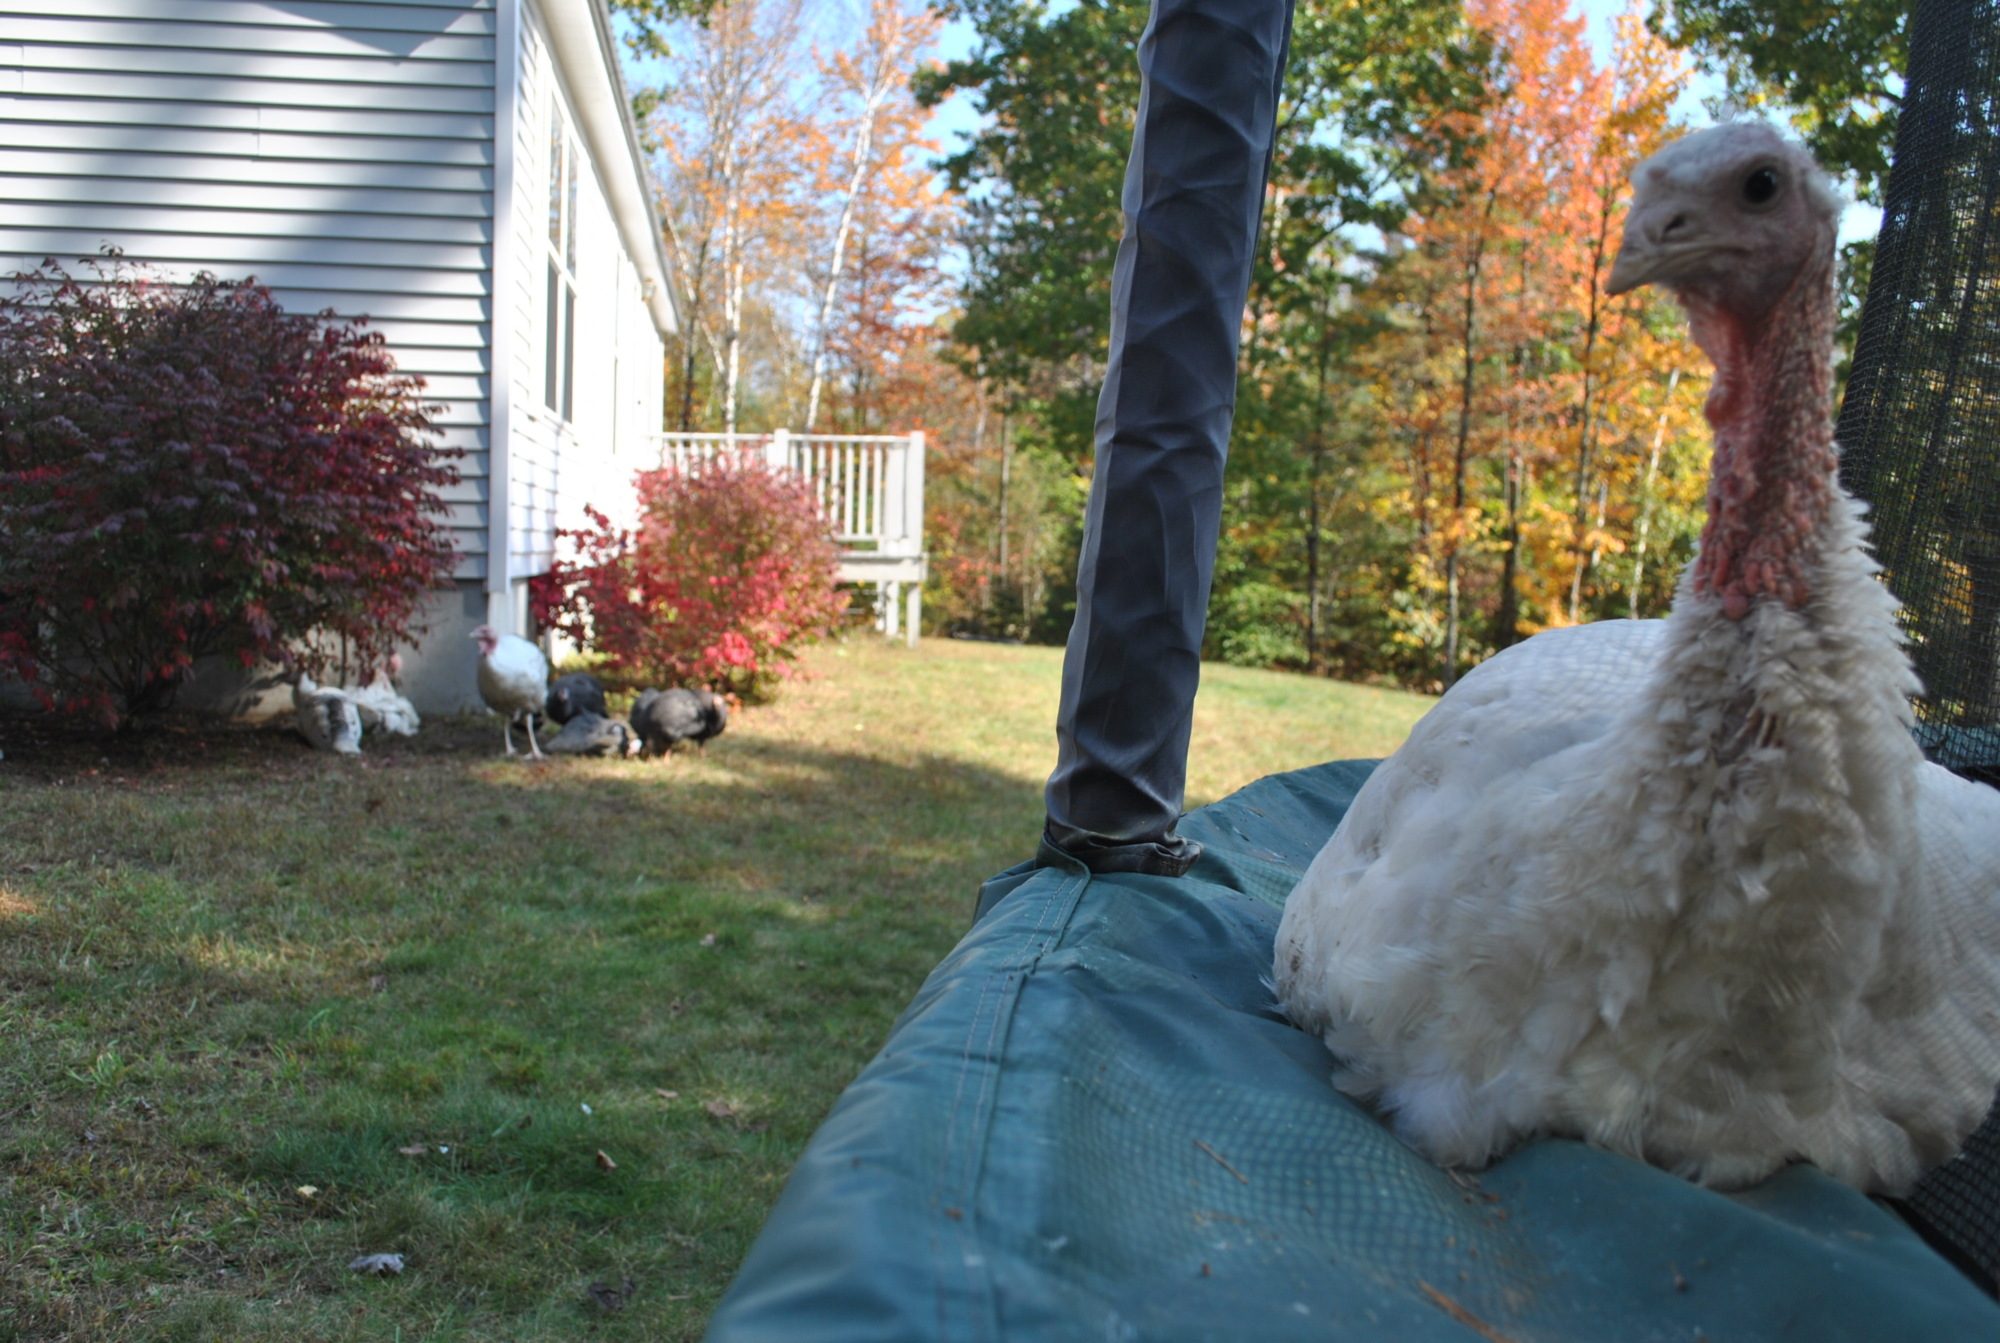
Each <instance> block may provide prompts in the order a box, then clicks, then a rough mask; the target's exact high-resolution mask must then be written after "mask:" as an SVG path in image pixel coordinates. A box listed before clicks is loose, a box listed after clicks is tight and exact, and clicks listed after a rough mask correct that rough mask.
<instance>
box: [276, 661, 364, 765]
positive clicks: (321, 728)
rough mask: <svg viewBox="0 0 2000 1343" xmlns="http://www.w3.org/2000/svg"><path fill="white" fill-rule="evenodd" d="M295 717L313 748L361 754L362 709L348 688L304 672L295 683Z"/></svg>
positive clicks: (341, 753) (293, 718)
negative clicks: (322, 681) (321, 682)
mask: <svg viewBox="0 0 2000 1343" xmlns="http://www.w3.org/2000/svg"><path fill="white" fill-rule="evenodd" d="M292 720H293V721H294V722H295V723H297V724H298V729H299V732H300V734H301V735H302V736H304V737H305V739H306V740H307V741H309V742H311V743H312V746H313V749H314V750H318V751H332V752H334V753H335V754H336V755H360V754H361V712H360V710H358V709H356V708H355V707H354V701H353V700H352V699H350V698H349V697H348V695H347V693H346V692H345V691H342V690H335V689H333V688H332V687H330V686H322V685H319V684H318V683H316V682H315V681H314V680H313V679H312V677H310V676H307V675H305V674H304V673H301V674H300V676H299V679H298V680H297V681H295V682H294V683H293V684H292Z"/></svg>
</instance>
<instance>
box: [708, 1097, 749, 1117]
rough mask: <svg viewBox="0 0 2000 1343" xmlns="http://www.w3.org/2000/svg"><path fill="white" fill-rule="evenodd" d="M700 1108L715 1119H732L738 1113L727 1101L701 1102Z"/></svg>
mask: <svg viewBox="0 0 2000 1343" xmlns="http://www.w3.org/2000/svg"><path fill="white" fill-rule="evenodd" d="M701 1108H702V1109H704V1110H706V1111H708V1112H709V1113H710V1114H711V1115H713V1116H715V1117H716V1118H717V1119H734V1118H736V1116H737V1115H738V1114H739V1113H740V1111H738V1110H737V1108H736V1107H735V1106H733V1105H731V1104H730V1103H729V1102H728V1101H703V1102H702V1106H701Z"/></svg>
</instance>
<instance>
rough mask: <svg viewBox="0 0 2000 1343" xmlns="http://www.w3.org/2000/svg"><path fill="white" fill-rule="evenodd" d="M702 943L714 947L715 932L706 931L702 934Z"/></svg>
mask: <svg viewBox="0 0 2000 1343" xmlns="http://www.w3.org/2000/svg"><path fill="white" fill-rule="evenodd" d="M701 944H702V945H703V946H704V947H712V946H714V945H715V934H714V933H704V934H702V939H701Z"/></svg>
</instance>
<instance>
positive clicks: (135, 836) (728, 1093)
mask: <svg viewBox="0 0 2000 1343" xmlns="http://www.w3.org/2000/svg"><path fill="white" fill-rule="evenodd" d="M809 668H810V671H811V676H810V678H809V679H807V680H805V681H803V682H800V683H795V684H794V685H792V686H790V687H788V688H787V690H786V691H785V693H784V695H783V697H782V698H781V699H780V700H779V701H778V702H777V703H776V704H774V705H772V706H770V707H766V708H761V709H753V710H750V711H749V712H747V713H745V714H743V715H741V716H739V718H738V720H737V721H736V722H733V723H732V724H731V727H730V730H729V732H728V733H727V734H725V735H724V736H723V737H721V738H720V739H718V740H717V741H716V742H715V743H713V745H712V747H711V749H710V750H709V751H708V752H707V754H706V755H705V756H696V755H693V754H684V755H682V756H678V757H676V758H674V759H672V760H669V761H666V762H658V763H640V762H630V761H572V762H560V763H554V764H550V765H547V766H541V767H529V766H525V765H522V764H519V763H515V762H510V761H504V760H502V759H500V758H498V747H499V742H498V737H499V732H498V728H497V724H494V723H492V722H491V721H484V722H481V721H464V722H456V723H453V722H446V723H434V724H428V725H426V728H425V731H424V733H423V734H422V735H421V736H419V737H417V738H415V739H413V740H411V741H407V742H405V741H375V740H371V741H370V742H368V743H367V747H368V754H367V755H366V756H364V757H363V758H362V759H360V760H358V761H342V760H337V759H334V758H331V757H325V756H318V755H314V754H312V753H311V752H309V751H307V750H306V749H305V748H304V746H303V744H302V743H300V742H299V741H298V740H297V739H296V738H294V737H292V736H291V735H290V734H288V733H284V732H276V731H267V732H244V731H225V730H215V729H208V730H203V729H198V728H190V727H187V726H184V725H183V726H179V727H176V728H173V729H171V730H164V731H162V732H160V733H157V734H155V735H154V736H152V737H151V738H149V739H146V740H143V741H140V742H136V743H131V742H121V743H117V744H115V747H112V748H105V747H100V746H98V745H97V744H94V743H92V744H86V745H79V744H77V743H69V744H68V745H67V746H63V745H62V744H61V743H56V744H55V745H54V746H51V745H49V744H48V743H46V742H45V743H43V746H44V748H45V749H40V750H38V749H37V748H36V746H35V745H34V744H33V743H32V742H31V743H30V745H29V746H28V747H26V748H25V749H24V748H23V747H22V745H21V741H22V731H23V725H22V724H19V723H13V724H7V723H0V743H4V745H5V746H6V749H7V757H6V761H5V763H4V764H0V855H4V857H0V1340H28V1339H34V1340H47V1339H64V1338H74V1339H93V1340H117V1339H160V1340H170V1339H188V1340H209V1339H250V1340H257V1339H272V1340H277V1339H283V1340H288V1341H289V1340H312V1339H343V1340H345V1339H383V1340H390V1339H395V1340H411V1341H414V1340H419V1339H466V1340H491V1339H508V1340H526V1341H533V1340H559V1339H574V1338H578V1337H581V1336H584V1335H585V1334H588V1335H589V1336H590V1337H593V1338H603V1339H649V1340H650V1339H681V1338H694V1337H698V1336H699V1334H700V1332H701V1330H702V1328H703V1326H704V1323H705V1322H706V1320H707V1318H708V1316H709V1314H710V1312H711V1311H712V1310H713V1308H714V1306H715V1303H716V1301H717V1300H718V1298H719V1297H720V1295H721V1293H722V1292H723V1290H724V1289H725V1288H726V1287H727V1286H728V1283H729V1280H730V1277H731V1275H732V1274H733V1272H734V1270H735V1268H736V1265H737V1263H738V1262H739V1261H740V1260H741V1258H742V1257H743V1255H744V1253H745V1251H746V1250H747V1249H748V1248H749V1245H750V1241H751V1239H752V1238H753V1237H754V1236H755V1234H756V1232H757V1229H758V1227H759V1226H760V1225H761V1223H762V1221H763V1218H764V1215H765V1213H766V1212H767V1211H768V1209H769V1207H770V1205H771V1203H772V1201H773V1200H774V1199H775V1198H776V1196H777V1193H778V1190H779V1189H780V1187H781V1186H782V1184H783V1181H784V1178H785V1175H786V1173H787V1171H788V1170H789V1168H790V1165H791V1163H792V1161H793V1160H794V1159H795V1158H796V1156H797V1155H798V1153H799V1151H800V1149H801V1148H802V1147H803V1146H804V1144H805V1142H806V1140H807V1139H808V1137H809V1136H810V1135H811V1133H812V1131H813V1128H814V1127H815V1126H816V1125H817V1124H818V1122H819V1121H820V1119H821V1118H822V1117H823V1116H824V1115H825V1113H826V1111H827V1109H828V1108H829V1107H830V1106H831V1105H832V1103H833V1101H834V1099H835V1097H836V1096H837V1095H838V1094H839V1091H840V1089H841V1087H843V1086H844V1085H845V1084H846V1083H847V1082H848V1081H849V1080H850V1079H851V1078H852V1077H853V1075H854V1074H855V1073H856V1072H857V1071H858V1070H859V1069H860V1068H861V1066H862V1065H863V1064H865V1063H866V1062H867V1060H868V1059H869V1057H870V1056H871V1055H872V1054H873V1053H874V1051H875V1050H876V1049H877V1048H878V1047H879V1046H880V1044H881V1042H882V1040H883V1038H884V1036H885V1035H886V1034H887V1032H888V1030H889V1027H890V1025H891V1023H892V1021H893V1020H894V1018H895V1015H896V1013H897V1012H898V1011H899V1010H900V1009H901V1008H902V1006H903V1005H904V1003H905V1002H907V1001H908V999H909V997H910V996H911V994H912V993H913V992H914V991H915V989H916V987H917V985H918V984H919V983H920V982H921V980H922V979H923V977H924V975H925V974H926V973H927V972H928V971H929V969H930V968H931V966H932V965H933V964H934V963H935V962H936V961H937V960H938V959H939V958H940V957H941V956H942V955H943V954H944V952H945V951H947V950H948V949H949V948H950V946H951V945H952V943H953V942H954V941H955V940H956V939H957V938H958V936H959V935H960V934H961V933H962V932H963V930H964V928H965V925H966V922H967V920H968V918H969V917H970V912H971V902H972V896H973V892H974V889H975V887H976V886H977V884H978V882H979V881H980V880H981V879H982V878H984V877H985V876H987V875H989V874H990V873H992V872H994V871H996V870H998V869H1000V868H1002V867H1005V866H1008V865H1009V864H1012V863H1014V862H1017V861H1019V860H1020V859H1021V858H1023V857H1026V856H1028V855H1029V854H1030V853H1031V852H1032V850H1033V847H1034V843H1035V839H1036V836H1037V834H1038V832H1039V827H1040V824H1041V794H1040V786H1041V781H1042V779H1043V778H1044V777H1045V776H1046V774H1047V772H1048V769H1049V767H1050V765H1051V764H1052V763H1053V757H1054V739H1053V733H1052V730H1051V726H1050V725H1051V723H1052V721H1053V716H1054V707H1055V701H1056V696H1057V689H1058V676H1059V671H1060V653H1059V651H1058V650H1053V649H1029V648H1009V647H1000V646H994V645H980V644H966V643H953V642H947V641H941V640H940V641H930V642H927V643H925V644H924V645H923V647H922V648H921V649H919V650H916V651H914V652H912V651H909V650H905V649H901V648H898V647H894V646H891V645H887V644H883V643H880V642H878V641H874V640H857V641H853V642H849V643H846V644H842V645H836V646H830V647H826V648H822V649H819V650H815V652H814V653H813V654H812V656H811V658H810V659H809ZM1424 707H1425V705H1424V701H1422V700H1420V699H1418V698H1416V697H1414V696H1408V695H1402V694H1398V693H1395V692H1390V691H1377V690H1366V689H1358V688H1354V687H1346V686H1339V685H1334V684H1330V683H1325V682H1314V681H1309V680H1305V679H1302V678H1298V677H1287V676H1282V675H1277V674H1271V673H1260V672H1246V671H1240V670H1235V669H1230V668H1210V669H1208V671H1207V673H1206V677H1205V680H1204V684H1203V693H1202V699H1201V702H1200V705H1199V706H1198V710H1197V715H1196V729H1195V736H1194V745H1193V749H1192V758H1191V779H1190V788H1189V805H1190V806H1193V805H1198V804H1200V803H1202V802H1206V801H1211V800H1213V799H1215V798H1217V797H1220V796H1222V795H1224V794H1225V793H1227V792H1229V791H1231V790H1232V789H1234V788H1236V787H1239V786H1240V785H1242V784H1244V783H1247V782H1249V781H1250V780H1252V779H1254V778H1257V777H1259V776H1260V775H1262V774H1265V773H1269V772H1271V771H1274V770H1280V769H1286V768H1290V767H1293V766H1297V765H1301V764H1306V763H1311V762H1314V761H1318V760H1322V759H1327V758H1331V757H1337V756H1353V755H1377V754H1381V753H1383V752H1385V751H1387V750H1388V749H1390V748H1391V747H1393V746H1394V745H1395V744H1396V742H1398V741H1399V740H1401V738H1402V736H1403V734H1404V733H1405V732H1406V731H1407V729H1408V727H1409V724H1410V723H1411V722H1412V721H1414V719H1415V718H1416V716H1417V715H1418V714H1419V713H1420V712H1421V711H1422V709H1423V708H1424ZM58 748H60V749H58ZM600 1154H601V1155H600ZM376 1252H393V1253H399V1254H402V1255H404V1256H405V1271H404V1272H403V1273H402V1274H401V1275H400V1276H397V1277H383V1278H369V1277H363V1276H361V1275H359V1274H356V1273H352V1272H350V1271H349V1270H348V1267H347V1266H348V1263H349V1261H350V1260H351V1259H353V1258H354V1257H355V1256H357V1255H361V1254H366V1253H376Z"/></svg>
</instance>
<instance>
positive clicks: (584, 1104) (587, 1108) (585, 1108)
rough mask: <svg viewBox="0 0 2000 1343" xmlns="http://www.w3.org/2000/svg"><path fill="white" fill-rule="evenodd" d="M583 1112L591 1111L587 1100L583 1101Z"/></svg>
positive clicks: (588, 1112)
mask: <svg viewBox="0 0 2000 1343" xmlns="http://www.w3.org/2000/svg"><path fill="white" fill-rule="evenodd" d="M583 1112H584V1113H585V1114H590V1113H591V1112H592V1111H591V1108H590V1102H589V1101H585V1102H583Z"/></svg>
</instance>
